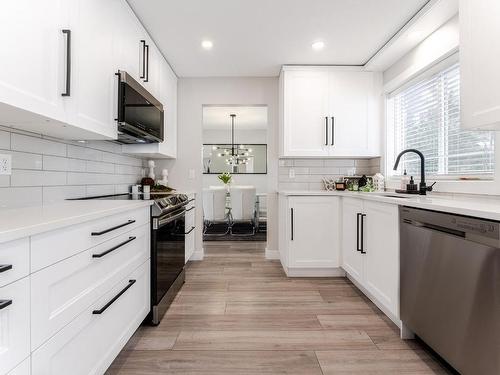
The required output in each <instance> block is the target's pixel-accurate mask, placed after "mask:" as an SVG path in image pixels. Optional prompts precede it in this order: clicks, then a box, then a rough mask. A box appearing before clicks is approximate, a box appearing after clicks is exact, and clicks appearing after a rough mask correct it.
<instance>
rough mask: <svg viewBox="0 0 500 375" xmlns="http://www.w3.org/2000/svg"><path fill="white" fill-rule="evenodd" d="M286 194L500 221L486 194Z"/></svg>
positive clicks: (498, 208) (499, 208) (498, 204)
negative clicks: (329, 197) (348, 199)
mask: <svg viewBox="0 0 500 375" xmlns="http://www.w3.org/2000/svg"><path fill="white" fill-rule="evenodd" d="M279 194H281V195H286V196H339V197H353V198H361V199H366V200H372V201H378V202H384V203H391V204H397V205H401V206H408V207H415V208H422V209H426V210H434V211H442V212H450V213H454V214H459V215H466V216H474V217H479V218H484V219H491V220H498V221H500V201H499V200H496V199H493V198H491V197H488V196H477V197H457V196H446V195H433V194H432V193H430V194H429V195H424V196H422V195H405V194H397V193H392V192H384V193H378V192H373V193H363V192H352V191H326V190H317V191H305V190H304V191H280V192H279Z"/></svg>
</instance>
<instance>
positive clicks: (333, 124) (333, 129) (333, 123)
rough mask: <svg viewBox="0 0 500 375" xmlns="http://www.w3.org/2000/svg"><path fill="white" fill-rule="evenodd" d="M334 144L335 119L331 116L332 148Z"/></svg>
mask: <svg viewBox="0 0 500 375" xmlns="http://www.w3.org/2000/svg"><path fill="white" fill-rule="evenodd" d="M334 144H335V117H333V116H332V146H333V145H334Z"/></svg>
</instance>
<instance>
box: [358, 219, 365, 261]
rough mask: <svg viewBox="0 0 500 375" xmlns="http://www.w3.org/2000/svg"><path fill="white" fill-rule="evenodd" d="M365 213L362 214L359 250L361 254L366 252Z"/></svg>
mask: <svg viewBox="0 0 500 375" xmlns="http://www.w3.org/2000/svg"><path fill="white" fill-rule="evenodd" d="M365 216H366V215H365V214H361V246H360V249H359V251H361V254H366V251H365V244H364V243H365V239H364V225H365Z"/></svg>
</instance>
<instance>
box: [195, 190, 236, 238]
mask: <svg viewBox="0 0 500 375" xmlns="http://www.w3.org/2000/svg"><path fill="white" fill-rule="evenodd" d="M226 195H227V191H226V189H225V188H224V187H222V188H218V187H217V188H209V189H203V194H202V197H203V234H204V235H206V236H225V235H226V234H228V233H229V231H230V228H231V218H230V215H229V213H228V212H227V210H226ZM219 223H225V224H226V225H227V228H226V231H225V232H224V233H207V231H208V229H209V227H211V226H212V225H214V224H219Z"/></svg>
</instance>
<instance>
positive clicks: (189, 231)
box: [184, 227, 196, 234]
mask: <svg viewBox="0 0 500 375" xmlns="http://www.w3.org/2000/svg"><path fill="white" fill-rule="evenodd" d="M194 228H196V227H191V229H190V230H188V231H187V232H186V233H184V234H189V233H191V232H192V231H193V230H194Z"/></svg>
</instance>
